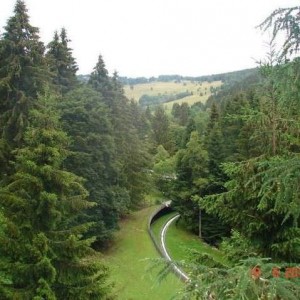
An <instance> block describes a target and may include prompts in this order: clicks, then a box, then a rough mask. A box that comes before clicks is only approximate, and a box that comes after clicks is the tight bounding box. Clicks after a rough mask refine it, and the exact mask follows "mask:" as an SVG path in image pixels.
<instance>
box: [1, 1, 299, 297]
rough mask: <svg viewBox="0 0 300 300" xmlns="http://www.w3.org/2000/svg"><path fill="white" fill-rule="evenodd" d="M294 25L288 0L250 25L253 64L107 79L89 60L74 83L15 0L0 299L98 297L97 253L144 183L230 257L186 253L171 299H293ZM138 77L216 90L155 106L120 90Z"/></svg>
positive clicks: (5, 60)
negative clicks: (256, 43) (259, 34)
mask: <svg viewBox="0 0 300 300" xmlns="http://www.w3.org/2000/svg"><path fill="white" fill-rule="evenodd" d="M299 26H300V22H299V7H296V8H291V9H282V10H278V11H275V12H274V13H273V14H271V15H270V17H269V18H267V19H266V20H265V22H264V23H262V24H261V28H262V29H263V30H267V29H268V28H272V29H273V34H274V36H273V39H272V41H271V43H270V51H269V53H267V55H266V60H265V61H262V62H261V63H260V66H259V67H258V68H257V69H252V70H244V71H239V72H234V73H226V74H221V75H213V76H199V77H196V78H194V77H193V78H192V77H191V78H190V77H182V76H179V75H170V76H167V75H164V76H160V77H158V78H152V79H147V78H136V79H130V78H126V77H123V78H122V79H120V78H119V76H118V74H117V73H116V72H115V73H114V74H113V75H112V76H110V75H109V73H108V71H107V69H106V66H105V62H104V60H103V58H102V56H101V55H99V58H98V61H97V64H96V65H95V67H94V69H93V71H92V73H91V74H89V75H88V76H77V74H76V73H77V71H78V66H77V64H76V60H75V58H74V57H73V54H72V49H71V48H70V46H69V43H70V40H69V38H68V35H67V30H66V29H65V28H62V29H60V30H59V31H57V32H55V33H54V35H53V39H52V41H51V42H50V43H49V44H48V45H44V44H43V43H42V42H41V40H40V37H39V29H38V28H36V27H33V26H32V25H31V24H30V20H29V15H28V12H27V9H26V5H25V3H24V1H22V0H17V1H16V5H15V9H14V14H13V16H12V17H10V18H9V19H8V21H7V24H6V27H5V28H4V31H3V34H2V35H1V39H0V168H1V173H0V249H1V252H0V298H1V299H35V300H41V299H112V298H113V296H112V294H111V289H112V286H111V284H110V283H109V282H111V281H110V280H109V270H108V269H107V268H106V267H105V266H104V264H103V262H102V258H101V251H102V250H104V249H107V248H109V247H110V244H111V242H112V239H113V233H114V231H116V230H118V222H119V220H120V219H122V218H123V217H125V216H126V215H127V214H129V213H130V212H131V211H133V210H136V209H139V208H141V207H142V206H143V205H145V201H144V199H145V195H146V194H147V193H149V191H152V190H153V189H157V190H159V191H160V192H161V194H162V195H163V198H165V199H172V206H173V208H174V209H175V210H176V211H178V212H180V215H181V218H180V222H181V223H182V224H183V226H185V228H187V229H188V230H190V231H192V232H194V233H195V234H197V235H199V236H200V237H201V238H202V239H203V240H204V241H205V242H207V243H208V244H210V245H212V246H213V247H218V248H219V249H220V250H221V251H222V252H223V253H225V255H226V257H227V258H228V261H229V262H230V266H228V265H226V266H225V265H220V264H219V263H217V262H214V261H211V260H209V259H208V258H207V257H205V256H204V255H201V253H196V254H195V255H194V257H195V260H194V268H193V270H194V271H193V273H192V274H190V275H191V280H190V281H189V282H188V283H187V284H186V285H185V287H184V291H183V293H182V294H181V296H182V298H184V299H299V297H300V281H299V280H300V276H299V258H300V228H299V222H300V200H299V189H300V184H299V178H300V174H299V170H300V139H299V138H300V136H299V135H300V131H299V127H300V113H299V112H300V102H299V95H300V85H299V75H300V74H299V72H300V59H299V58H298V57H297V56H296V55H295V53H297V51H298V48H299V43H300V36H299ZM282 30H287V31H288V33H289V34H288V35H287V39H286V41H285V43H284V45H283V48H282V49H281V52H280V53H278V52H276V51H275V50H274V49H275V48H273V46H272V45H273V42H274V41H275V39H276V36H277V34H278V33H279V32H280V31H282ZM149 80H156V81H174V80H176V81H180V80H196V81H214V80H221V81H222V82H223V86H222V89H220V90H219V91H218V92H217V93H214V95H212V96H211V97H210V98H209V99H208V101H207V102H206V103H205V104H203V103H195V104H193V105H192V106H189V105H188V104H186V103H182V104H177V103H176V104H174V105H173V108H172V111H171V113H167V112H166V110H165V109H164V107H163V105H160V104H159V103H160V102H161V101H160V99H156V100H155V101H157V103H158V104H157V105H151V107H150V106H148V103H150V102H151V101H152V102H153V99H150V98H149V99H146V100H145V99H144V102H143V105H140V104H139V103H137V102H135V101H133V100H128V99H127V98H126V97H125V95H124V91H123V86H122V84H129V85H134V84H138V83H143V82H149ZM178 97H180V95H178ZM151 104H153V103H151ZM249 274H250V276H249Z"/></svg>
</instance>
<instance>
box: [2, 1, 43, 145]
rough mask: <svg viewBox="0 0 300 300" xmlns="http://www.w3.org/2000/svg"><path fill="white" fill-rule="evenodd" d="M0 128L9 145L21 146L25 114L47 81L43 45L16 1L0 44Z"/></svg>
mask: <svg viewBox="0 0 300 300" xmlns="http://www.w3.org/2000/svg"><path fill="white" fill-rule="evenodd" d="M0 66H1V68H0V128H1V136H2V137H4V138H5V139H6V140H7V141H8V142H9V144H11V145H14V146H16V145H20V143H21V142H22V140H23V133H24V131H25V130H26V127H27V125H28V112H29V110H30V108H31V107H32V106H33V105H34V101H35V99H36V97H37V93H38V92H40V91H41V90H42V89H43V86H44V85H45V83H46V82H47V81H48V80H49V77H48V76H49V72H48V71H47V67H46V63H45V59H44V45H43V44H42V42H40V40H39V35H38V28H36V27H33V26H31V25H30V23H29V16H28V14H27V9H26V6H25V3H24V1H22V0H18V1H17V2H16V5H15V9H14V15H13V16H12V17H11V18H10V19H9V20H8V22H7V25H6V27H5V32H4V33H3V35H2V39H1V40H0Z"/></svg>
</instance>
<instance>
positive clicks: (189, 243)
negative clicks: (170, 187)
mask: <svg viewBox="0 0 300 300" xmlns="http://www.w3.org/2000/svg"><path fill="white" fill-rule="evenodd" d="M175 214H176V212H172V213H170V214H167V215H165V216H163V217H161V218H159V219H158V220H157V221H155V222H154V223H153V225H152V231H153V233H154V235H155V236H156V238H157V240H158V241H160V233H161V230H162V226H163V225H164V224H165V223H166V222H167V221H168V220H169V219H171V218H172V217H173V216H174V215H175ZM175 223H176V222H173V223H172V224H171V225H170V226H169V228H168V230H167V233H166V247H167V250H168V253H169V255H170V257H171V258H172V259H173V260H174V261H177V262H181V261H184V262H186V263H189V262H192V261H193V260H194V259H195V257H196V255H195V252H200V253H201V254H204V255H206V256H207V257H209V260H212V261H214V262H217V263H219V264H221V265H224V266H229V262H228V261H227V260H226V258H225V257H224V255H223V253H222V252H220V251H219V250H218V249H216V248H214V247H211V246H210V245H208V244H206V243H205V242H203V241H202V240H201V239H199V238H198V237H197V236H196V235H194V234H193V233H191V232H189V231H187V230H186V229H184V227H183V226H182V225H181V224H180V223H179V224H178V225H176V224H175ZM184 270H185V271H186V272H189V270H188V268H184Z"/></svg>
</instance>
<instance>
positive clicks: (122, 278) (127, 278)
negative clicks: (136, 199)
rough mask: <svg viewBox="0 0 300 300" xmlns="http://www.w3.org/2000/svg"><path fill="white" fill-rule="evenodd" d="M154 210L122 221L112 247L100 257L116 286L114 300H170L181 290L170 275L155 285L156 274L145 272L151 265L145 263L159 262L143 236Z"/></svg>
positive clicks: (178, 281)
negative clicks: (155, 259) (150, 259)
mask: <svg viewBox="0 0 300 300" xmlns="http://www.w3.org/2000/svg"><path fill="white" fill-rule="evenodd" d="M155 209H156V207H150V208H145V209H143V210H140V211H138V212H135V213H133V214H132V215H131V216H130V217H129V218H128V219H127V220H124V221H122V222H121V223H120V231H119V232H117V233H116V235H115V244H114V245H113V247H112V248H111V249H110V250H109V252H108V253H106V254H105V256H104V259H105V261H106V262H107V265H108V266H109V268H110V269H111V278H112V280H113V281H114V282H115V284H116V285H115V288H114V292H115V293H116V295H117V299H121V300H130V299H132V300H140V299H145V300H148V299H149V300H152V299H171V298H172V296H174V295H175V294H176V291H178V290H179V289H180V288H181V287H182V283H181V282H180V280H179V279H178V278H177V277H176V276H175V275H173V274H170V275H169V276H168V277H167V278H166V279H165V280H164V281H163V282H162V283H160V284H158V282H157V272H155V271H153V272H150V271H149V268H150V267H151V262H149V261H147V260H146V259H147V258H159V254H158V253H157V251H156V249H155V248H154V246H153V244H152V241H151V239H150V237H149V235H148V232H147V222H148V218H149V216H150V215H151V213H152V212H153V211H154V210H155ZM156 271H157V270H156Z"/></svg>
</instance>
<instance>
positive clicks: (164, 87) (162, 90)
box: [124, 81, 222, 109]
mask: <svg viewBox="0 0 300 300" xmlns="http://www.w3.org/2000/svg"><path fill="white" fill-rule="evenodd" d="M220 85H222V83H221V81H215V82H212V83H208V82H202V83H201V84H200V83H197V82H191V81H185V82H181V83H175V82H151V83H143V84H136V85H134V87H133V89H130V87H129V86H128V85H126V86H125V87H124V90H125V95H126V96H127V98H128V99H134V100H135V101H138V100H139V99H140V97H141V96H142V95H145V94H147V95H150V96H154V95H159V94H161V95H164V94H178V93H181V92H185V91H189V92H193V95H191V96H188V97H185V98H183V99H179V100H175V101H171V102H168V103H167V104H165V106H166V108H167V109H170V108H172V105H173V104H174V103H179V104H181V103H183V102H186V103H188V104H189V105H192V104H193V103H195V102H199V101H200V102H205V101H206V100H207V99H208V97H209V96H210V87H211V86H213V87H217V86H220ZM201 93H202V94H203V96H200V94H201Z"/></svg>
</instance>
